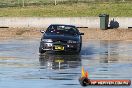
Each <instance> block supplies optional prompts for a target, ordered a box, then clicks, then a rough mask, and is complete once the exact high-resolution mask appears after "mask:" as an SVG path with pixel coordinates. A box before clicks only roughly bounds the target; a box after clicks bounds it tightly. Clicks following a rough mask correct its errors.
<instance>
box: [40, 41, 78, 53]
mask: <svg viewBox="0 0 132 88" xmlns="http://www.w3.org/2000/svg"><path fill="white" fill-rule="evenodd" d="M40 47H41V49H42V50H44V51H77V50H78V48H79V47H80V44H79V43H60V44H55V43H41V45H40Z"/></svg>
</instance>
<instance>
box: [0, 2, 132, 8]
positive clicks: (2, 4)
mask: <svg viewBox="0 0 132 88" xmlns="http://www.w3.org/2000/svg"><path fill="white" fill-rule="evenodd" d="M91 2H92V3H93V2H94V3H100V2H132V0H0V8H5V7H24V6H38V5H47V4H54V5H57V4H66V3H67V4H69V3H91Z"/></svg>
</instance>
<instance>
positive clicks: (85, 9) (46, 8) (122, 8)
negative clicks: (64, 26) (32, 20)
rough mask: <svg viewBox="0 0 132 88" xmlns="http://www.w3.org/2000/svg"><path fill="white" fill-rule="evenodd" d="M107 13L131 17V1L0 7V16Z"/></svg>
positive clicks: (95, 14)
mask: <svg viewBox="0 0 132 88" xmlns="http://www.w3.org/2000/svg"><path fill="white" fill-rule="evenodd" d="M100 13H107V14H110V16H114V17H117V16H118V17H124V16H125V17H132V3H74V4H59V5H56V6H55V5H43V6H27V7H23V8H22V7H7V8H0V16H1V17H87V16H98V15H99V14H100Z"/></svg>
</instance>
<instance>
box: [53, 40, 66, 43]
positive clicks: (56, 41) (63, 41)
mask: <svg viewBox="0 0 132 88" xmlns="http://www.w3.org/2000/svg"><path fill="white" fill-rule="evenodd" d="M53 42H54V43H67V41H66V40H53Z"/></svg>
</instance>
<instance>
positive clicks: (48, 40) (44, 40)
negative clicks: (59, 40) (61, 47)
mask: <svg viewBox="0 0 132 88" xmlns="http://www.w3.org/2000/svg"><path fill="white" fill-rule="evenodd" d="M42 41H43V42H53V41H52V39H42Z"/></svg>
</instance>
